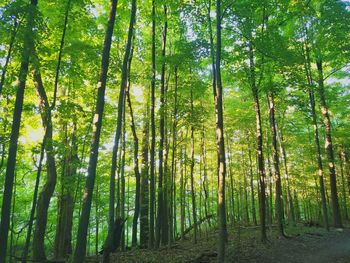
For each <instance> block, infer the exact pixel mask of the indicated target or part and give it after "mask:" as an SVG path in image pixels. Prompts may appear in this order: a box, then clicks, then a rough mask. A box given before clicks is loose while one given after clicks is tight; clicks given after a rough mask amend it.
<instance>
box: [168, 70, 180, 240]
mask: <svg viewBox="0 0 350 263" xmlns="http://www.w3.org/2000/svg"><path fill="white" fill-rule="evenodd" d="M177 89H178V67H177V66H175V86H174V112H173V123H172V126H173V129H172V155H171V187H170V193H171V202H170V208H171V209H172V211H173V212H172V213H170V215H171V216H169V218H170V219H171V221H170V224H169V245H171V243H172V242H173V241H174V229H175V227H174V226H176V213H175V212H176V209H175V208H174V207H175V204H176V199H175V197H176V185H175V177H176V149H177V147H176V146H177V111H178V103H177V100H178V98H177Z"/></svg>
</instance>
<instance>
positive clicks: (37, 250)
mask: <svg viewBox="0 0 350 263" xmlns="http://www.w3.org/2000/svg"><path fill="white" fill-rule="evenodd" d="M34 80H35V87H36V90H37V93H38V96H39V99H40V109H41V116H42V121H43V125H44V127H45V129H46V131H45V135H44V136H45V139H44V140H45V152H46V168H47V179H46V182H45V184H44V186H43V189H42V190H41V192H40V194H39V198H38V204H37V212H36V222H35V231H34V236H33V239H34V242H33V259H34V260H39V261H42V260H45V259H46V255H45V245H44V241H45V240H44V239H45V232H46V226H47V217H48V210H49V205H50V200H51V197H52V195H53V193H54V190H55V186H56V180H57V173H56V162H55V155H54V152H53V141H52V134H53V130H52V119H51V108H50V105H49V102H48V98H47V95H46V92H45V89H44V86H43V83H42V78H41V75H40V72H39V69H36V71H35V72H34Z"/></svg>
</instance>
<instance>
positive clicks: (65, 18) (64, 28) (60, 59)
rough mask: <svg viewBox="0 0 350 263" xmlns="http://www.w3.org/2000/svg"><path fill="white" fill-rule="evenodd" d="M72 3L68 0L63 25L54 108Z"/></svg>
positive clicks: (54, 101)
mask: <svg viewBox="0 0 350 263" xmlns="http://www.w3.org/2000/svg"><path fill="white" fill-rule="evenodd" d="M71 1H72V0H68V1H67V7H66V11H65V13H64V24H63V31H62V36H61V41H60V49H59V52H58V59H57V66H56V76H55V83H54V92H53V101H52V105H51V107H52V108H55V106H56V98H57V88H58V79H59V76H60V69H61V61H62V54H63V47H64V41H65V37H66V32H67V25H68V15H69V10H70V7H71Z"/></svg>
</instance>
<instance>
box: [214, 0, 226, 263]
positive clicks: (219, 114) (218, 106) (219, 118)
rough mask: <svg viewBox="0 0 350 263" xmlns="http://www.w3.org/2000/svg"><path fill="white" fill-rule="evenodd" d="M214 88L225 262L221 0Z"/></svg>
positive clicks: (221, 254) (221, 253)
mask: <svg viewBox="0 0 350 263" xmlns="http://www.w3.org/2000/svg"><path fill="white" fill-rule="evenodd" d="M216 39H217V40H216V64H215V65H216V69H215V73H216V89H215V91H216V92H215V94H214V98H215V113H216V145H217V155H218V160H219V162H218V183H219V184H218V211H219V219H218V220H219V241H218V245H219V247H218V251H219V253H218V262H225V245H226V242H227V228H226V209H225V175H226V160H225V140H224V118H223V117H224V116H223V115H224V114H223V105H222V101H223V98H222V82H221V71H220V64H221V0H216Z"/></svg>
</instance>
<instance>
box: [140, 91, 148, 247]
mask: <svg viewBox="0 0 350 263" xmlns="http://www.w3.org/2000/svg"><path fill="white" fill-rule="evenodd" d="M148 98H149V96H147V97H146V100H147V103H146V115H145V117H144V119H143V135H142V137H143V138H142V166H141V189H140V191H141V192H140V247H141V248H147V246H148V242H149V221H148V214H149V185H148V180H149V165H148V147H149V100H148Z"/></svg>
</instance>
